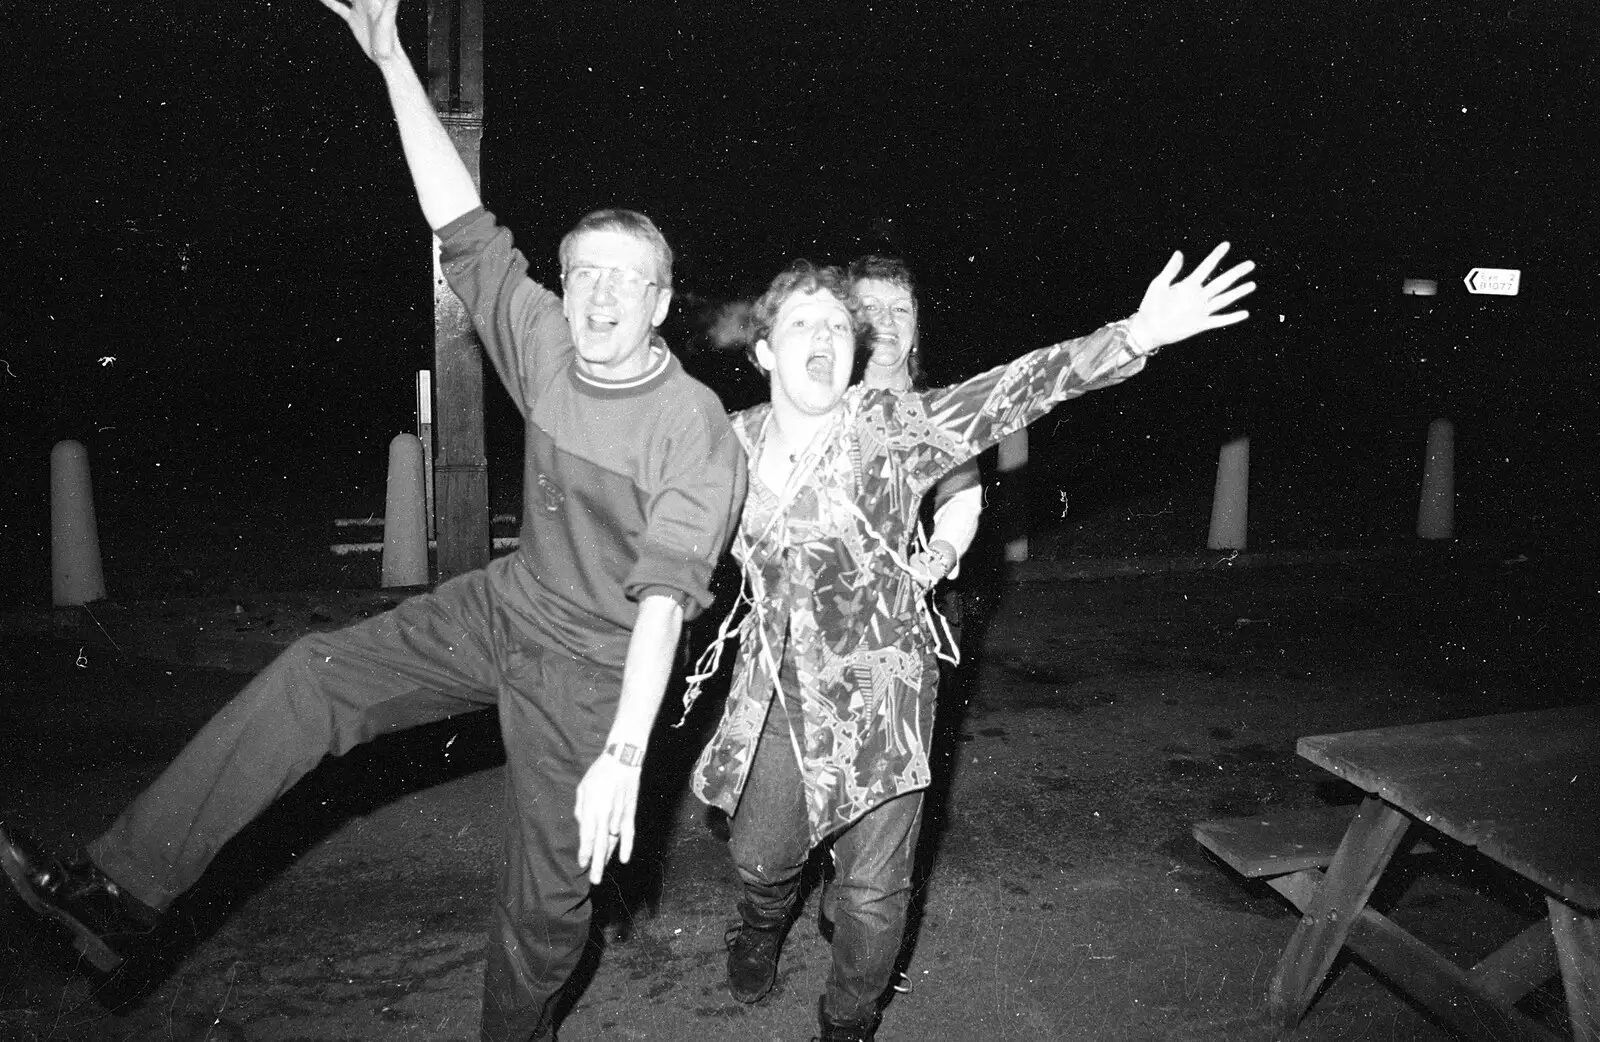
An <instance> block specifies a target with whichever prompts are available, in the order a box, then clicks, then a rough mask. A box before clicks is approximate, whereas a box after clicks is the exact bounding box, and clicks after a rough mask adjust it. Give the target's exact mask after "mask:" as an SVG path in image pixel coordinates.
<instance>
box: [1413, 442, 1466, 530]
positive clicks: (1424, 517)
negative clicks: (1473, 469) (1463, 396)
mask: <svg viewBox="0 0 1600 1042" xmlns="http://www.w3.org/2000/svg"><path fill="white" fill-rule="evenodd" d="M1455 442H1456V428H1455V424H1453V423H1451V422H1450V421H1449V420H1434V421H1433V422H1432V423H1430V424H1428V455H1427V458H1426V459H1424V460H1423V463H1422V497H1421V499H1419V500H1418V502H1417V537H1418V538H1419V539H1453V538H1455V533H1456V483H1455V482H1456V479H1455V459H1456V448H1455Z"/></svg>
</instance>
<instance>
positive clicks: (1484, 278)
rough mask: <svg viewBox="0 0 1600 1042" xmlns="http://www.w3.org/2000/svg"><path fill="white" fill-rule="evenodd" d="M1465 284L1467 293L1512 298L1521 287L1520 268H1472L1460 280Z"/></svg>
mask: <svg viewBox="0 0 1600 1042" xmlns="http://www.w3.org/2000/svg"><path fill="white" fill-rule="evenodd" d="M1461 281H1462V282H1465V283H1466V284H1467V292H1468V293H1480V294H1484V293H1486V294H1490V295H1492V296H1496V297H1514V296H1516V295H1517V290H1518V289H1519V288H1520V287H1521V286H1522V269H1521V268H1473V269H1472V270H1471V271H1469V272H1467V277H1466V278H1464V279H1462V280H1461Z"/></svg>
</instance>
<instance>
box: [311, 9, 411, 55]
mask: <svg viewBox="0 0 1600 1042" xmlns="http://www.w3.org/2000/svg"><path fill="white" fill-rule="evenodd" d="M318 2H319V3H320V4H322V6H323V7H326V8H327V9H328V10H330V11H332V12H333V13H334V14H336V15H338V16H339V17H340V18H343V19H344V24H345V25H348V26H349V27H350V31H351V32H352V33H353V34H355V38H356V43H358V44H360V45H361V51H362V53H363V54H365V55H366V56H367V57H368V58H371V59H372V60H373V61H375V62H383V61H387V60H389V59H391V58H396V57H400V56H401V50H400V35H399V33H398V31H397V30H396V29H395V25H394V16H395V12H396V11H397V10H398V9H399V7H400V0H350V2H349V3H347V4H346V3H340V2H339V0H318Z"/></svg>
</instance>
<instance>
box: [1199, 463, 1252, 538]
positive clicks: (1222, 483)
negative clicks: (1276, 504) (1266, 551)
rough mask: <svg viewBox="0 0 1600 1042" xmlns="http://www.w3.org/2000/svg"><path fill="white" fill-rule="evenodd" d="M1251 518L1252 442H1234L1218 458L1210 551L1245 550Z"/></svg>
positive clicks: (1212, 504)
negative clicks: (1246, 531) (1247, 528)
mask: <svg viewBox="0 0 1600 1042" xmlns="http://www.w3.org/2000/svg"><path fill="white" fill-rule="evenodd" d="M1249 516H1250V439H1249V438H1235V439H1234V440H1233V441H1230V442H1228V443H1227V444H1226V445H1224V446H1222V451H1221V452H1220V453H1218V454H1217V484H1216V489H1215V491H1214V492H1213V493H1212V495H1211V534H1210V536H1209V537H1207V539H1206V547H1207V548H1208V549H1211V550H1243V549H1244V547H1245V530H1246V527H1247V522H1248V519H1249Z"/></svg>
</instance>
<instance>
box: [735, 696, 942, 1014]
mask: <svg viewBox="0 0 1600 1042" xmlns="http://www.w3.org/2000/svg"><path fill="white" fill-rule="evenodd" d="M784 673H785V674H786V675H788V677H792V674H789V670H787V669H785V670H784ZM796 690H797V687H796V686H795V685H794V684H792V683H788V684H784V685H783V691H784V692H785V693H786V694H787V693H789V692H794V691H796ZM790 700H792V696H790V698H789V699H781V698H778V697H774V699H773V703H772V709H771V711H770V712H769V713H768V714H767V722H766V727H765V728H764V729H763V731H762V734H761V742H760V744H759V745H758V746H757V748H756V756H755V762H754V763H753V764H752V765H751V768H750V777H749V779H748V780H747V781H746V782H745V787H744V792H743V795H742V796H741V797H740V801H739V808H738V811H737V813H735V814H734V816H733V821H732V835H731V838H730V841H729V847H730V849H731V851H732V854H733V860H734V864H735V866H736V867H737V868H738V870H739V877H740V878H741V879H742V880H743V881H744V898H743V900H741V901H740V902H739V915H740V916H741V917H742V918H743V920H744V921H745V922H746V923H747V924H749V925H750V926H753V927H757V928H765V929H770V928H773V927H778V926H783V925H785V924H787V922H788V920H789V917H790V916H791V915H792V914H793V913H794V906H795V902H796V900H797V898H798V896H799V891H800V876H801V872H802V870H803V869H804V868H805V863H806V857H807V855H808V854H809V853H810V850H811V839H810V837H811V830H810V827H809V825H808V824H807V821H806V796H805V785H804V782H803V780H802V778H801V774H800V765H799V763H798V762H797V761H796V757H795V748H796V745H797V744H798V746H799V747H800V748H802V749H803V748H804V747H805V736H804V734H803V733H802V731H803V728H802V725H801V717H800V711H799V707H798V706H794V707H793V715H792V716H791V714H790V711H789V708H788V702H789V701H790ZM791 721H792V722H793V738H792V739H791V737H790V723H791ZM921 825H922V793H921V792H912V793H907V794H906V795H903V796H897V797H895V798H894V799H892V800H889V801H888V802H887V803H883V804H880V805H878V806H877V807H874V808H873V809H872V810H870V811H868V812H867V813H866V814H865V815H864V816H863V817H861V818H858V819H857V820H856V821H855V822H854V823H853V824H851V825H850V826H848V827H847V828H845V829H844V830H843V831H842V832H838V833H835V834H834V835H833V837H831V840H832V844H833V863H834V879H833V882H832V884H831V886H830V887H829V889H828V890H827V891H825V892H824V894H823V914H824V915H825V916H826V917H827V918H828V919H829V920H831V921H832V923H833V968H832V970H831V971H830V972H829V974H828V986H827V990H826V992H825V994H824V997H823V1010H824V1012H825V1014H826V1015H827V1017H828V1019H829V1020H832V1021H834V1022H837V1023H852V1024H854V1023H871V1022H873V1021H874V1020H875V1018H876V1017H877V1013H878V999H879V998H880V997H881V996H882V995H883V993H884V991H885V990H886V989H887V988H888V987H889V978H890V976H891V975H892V974H893V973H894V964H895V959H896V957H897V956H898V954H899V951H900V941H901V938H902V936H903V935H904V933H905V926H906V909H907V908H908V906H909V905H910V903H911V872H912V867H913V863H914V860H915V852H916V846H917V831H918V829H919V828H920V827H921Z"/></svg>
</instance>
